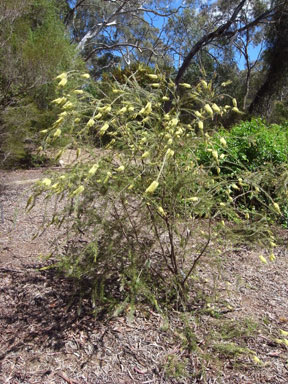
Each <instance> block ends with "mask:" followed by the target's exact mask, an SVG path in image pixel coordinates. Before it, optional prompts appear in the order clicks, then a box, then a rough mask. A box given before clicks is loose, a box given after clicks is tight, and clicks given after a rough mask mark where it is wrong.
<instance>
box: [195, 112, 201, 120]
mask: <svg viewBox="0 0 288 384" xmlns="http://www.w3.org/2000/svg"><path fill="white" fill-rule="evenodd" d="M195 115H196V116H197V117H199V118H200V119H201V118H202V115H201V113H200V112H199V111H195Z"/></svg>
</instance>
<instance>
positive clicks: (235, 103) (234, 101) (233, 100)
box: [232, 98, 238, 108]
mask: <svg viewBox="0 0 288 384" xmlns="http://www.w3.org/2000/svg"><path fill="white" fill-rule="evenodd" d="M232 103H233V106H234V107H235V108H237V106H238V104H237V100H236V99H235V98H234V99H232Z"/></svg>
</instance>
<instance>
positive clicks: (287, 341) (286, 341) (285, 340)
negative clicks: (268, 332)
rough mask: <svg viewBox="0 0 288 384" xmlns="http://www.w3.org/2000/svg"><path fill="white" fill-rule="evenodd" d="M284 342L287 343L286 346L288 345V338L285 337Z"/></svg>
mask: <svg viewBox="0 0 288 384" xmlns="http://www.w3.org/2000/svg"><path fill="white" fill-rule="evenodd" d="M283 344H285V345H286V347H288V340H287V339H283Z"/></svg>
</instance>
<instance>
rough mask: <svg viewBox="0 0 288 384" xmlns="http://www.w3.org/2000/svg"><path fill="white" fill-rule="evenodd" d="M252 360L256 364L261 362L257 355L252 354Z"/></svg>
mask: <svg viewBox="0 0 288 384" xmlns="http://www.w3.org/2000/svg"><path fill="white" fill-rule="evenodd" d="M253 360H254V361H255V363H256V364H263V361H261V360H260V359H259V357H257V356H253Z"/></svg>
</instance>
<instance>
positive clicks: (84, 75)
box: [81, 73, 90, 79]
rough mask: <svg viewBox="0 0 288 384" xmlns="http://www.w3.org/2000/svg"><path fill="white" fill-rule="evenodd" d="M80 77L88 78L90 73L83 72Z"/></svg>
mask: <svg viewBox="0 0 288 384" xmlns="http://www.w3.org/2000/svg"><path fill="white" fill-rule="evenodd" d="M81 77H82V78H83V79H90V75H89V73H83V74H82V75H81Z"/></svg>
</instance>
